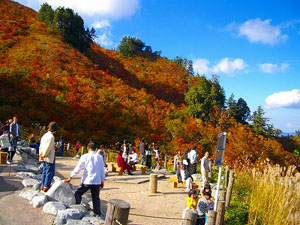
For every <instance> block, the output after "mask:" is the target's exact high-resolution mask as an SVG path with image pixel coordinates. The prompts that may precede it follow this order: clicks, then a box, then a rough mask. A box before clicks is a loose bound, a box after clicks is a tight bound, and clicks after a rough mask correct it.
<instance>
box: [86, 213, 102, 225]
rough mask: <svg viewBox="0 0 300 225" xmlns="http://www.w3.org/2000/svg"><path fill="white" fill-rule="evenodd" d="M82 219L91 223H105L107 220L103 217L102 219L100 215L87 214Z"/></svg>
mask: <svg viewBox="0 0 300 225" xmlns="http://www.w3.org/2000/svg"><path fill="white" fill-rule="evenodd" d="M81 221H88V222H90V223H91V224H93V225H94V224H95V225H96V224H97V225H98V224H104V223H105V221H104V220H103V219H101V218H100V217H94V216H89V215H88V216H85V217H83V218H82V219H81Z"/></svg>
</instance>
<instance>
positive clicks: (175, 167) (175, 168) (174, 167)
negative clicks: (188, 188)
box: [173, 155, 177, 171]
mask: <svg viewBox="0 0 300 225" xmlns="http://www.w3.org/2000/svg"><path fill="white" fill-rule="evenodd" d="M176 170H177V157H176V155H174V164H173V171H176Z"/></svg>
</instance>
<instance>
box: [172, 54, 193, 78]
mask: <svg viewBox="0 0 300 225" xmlns="http://www.w3.org/2000/svg"><path fill="white" fill-rule="evenodd" d="M172 61H173V62H175V63H177V64H178V65H179V66H181V67H182V68H184V69H185V70H187V71H188V72H189V74H191V75H194V68H193V61H192V60H188V59H186V58H184V59H183V58H181V57H179V56H176V57H175V59H173V60H172Z"/></svg>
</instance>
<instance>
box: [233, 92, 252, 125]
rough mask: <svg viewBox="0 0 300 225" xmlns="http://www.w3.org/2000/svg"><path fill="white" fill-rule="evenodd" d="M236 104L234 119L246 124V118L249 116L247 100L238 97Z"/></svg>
mask: <svg viewBox="0 0 300 225" xmlns="http://www.w3.org/2000/svg"><path fill="white" fill-rule="evenodd" d="M236 105H237V108H238V115H237V117H236V120H237V121H238V122H240V123H242V124H248V122H247V120H249V118H250V109H249V107H248V105H247V102H246V101H245V100H244V99H242V98H239V99H238V101H237V103H236Z"/></svg>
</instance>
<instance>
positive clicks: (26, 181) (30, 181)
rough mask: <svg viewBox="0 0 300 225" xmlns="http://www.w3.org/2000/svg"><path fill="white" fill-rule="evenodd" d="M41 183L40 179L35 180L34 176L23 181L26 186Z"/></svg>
mask: <svg viewBox="0 0 300 225" xmlns="http://www.w3.org/2000/svg"><path fill="white" fill-rule="evenodd" d="M39 183H40V181H38V180H35V179H33V178H25V179H24V180H23V181H22V184H23V186H24V187H33V186H34V185H35V184H39Z"/></svg>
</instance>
